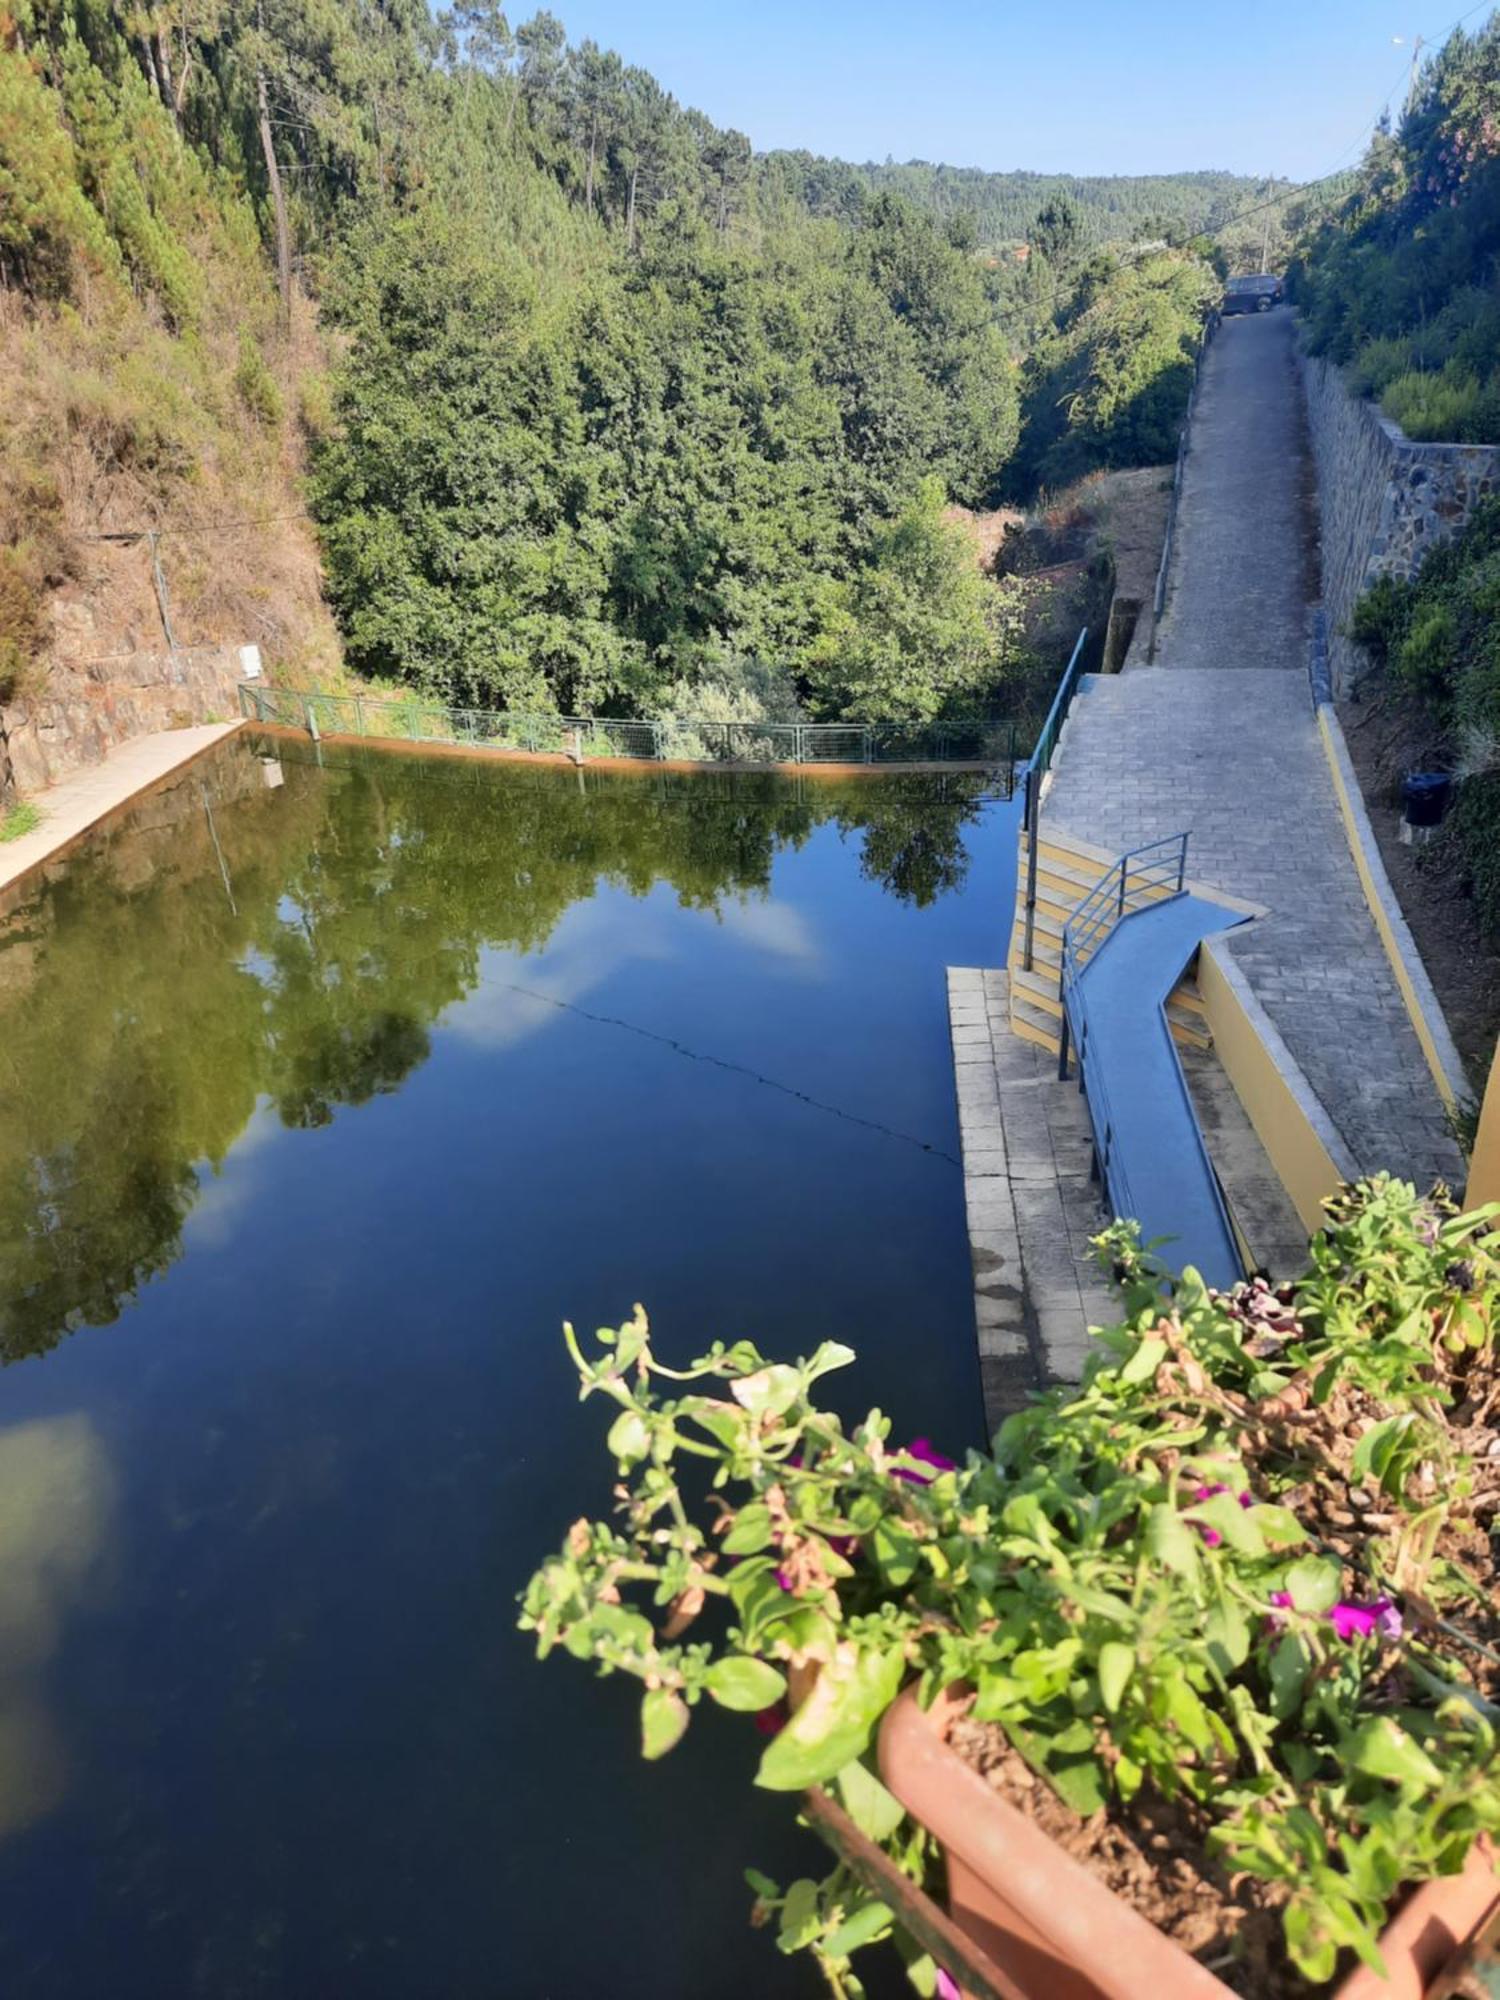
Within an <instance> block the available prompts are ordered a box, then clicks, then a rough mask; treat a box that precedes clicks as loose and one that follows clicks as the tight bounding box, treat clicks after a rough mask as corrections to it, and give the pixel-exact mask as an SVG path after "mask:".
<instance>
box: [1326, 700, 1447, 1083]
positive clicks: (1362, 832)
mask: <svg viewBox="0 0 1500 2000" xmlns="http://www.w3.org/2000/svg"><path fill="white" fill-rule="evenodd" d="M1336 729H1338V719H1337V717H1336V716H1335V715H1334V713H1333V711H1332V709H1331V708H1329V707H1328V706H1327V704H1326V703H1323V704H1320V705H1319V708H1318V734H1319V735H1320V736H1321V738H1322V740H1323V754H1324V756H1325V757H1326V758H1327V760H1328V770H1329V775H1330V776H1331V777H1332V779H1333V791H1334V797H1335V798H1336V799H1337V800H1338V806H1339V817H1340V818H1341V819H1342V820H1343V822H1344V837H1345V838H1346V839H1347V841H1348V843H1349V852H1350V854H1352V855H1353V857H1354V867H1355V872H1356V873H1357V874H1358V876H1359V883H1360V887H1361V888H1362V889H1363V890H1364V892H1365V901H1366V903H1368V905H1369V907H1370V915H1371V916H1372V917H1373V918H1374V919H1375V928H1376V930H1377V931H1378V932H1379V933H1380V942H1381V944H1382V945H1383V946H1384V947H1385V955H1386V957H1387V958H1388V959H1389V960H1390V964H1391V971H1392V972H1393V973H1394V974H1395V975H1396V984H1397V986H1398V987H1399V988H1400V989H1401V998H1402V1000H1403V1001H1404V1003H1405V1005H1406V1011H1407V1013H1408V1015H1409V1016H1410V1017H1411V1024H1412V1027H1413V1028H1414V1029H1415V1030H1416V1036H1417V1040H1418V1041H1419V1042H1420V1043H1421V1045H1422V1054H1423V1057H1424V1058H1425V1059H1426V1063H1427V1067H1428V1069H1430V1070H1431V1072H1432V1080H1433V1082H1434V1083H1435V1084H1436V1085H1437V1090H1438V1095H1439V1096H1440V1097H1441V1098H1442V1100H1443V1102H1444V1104H1446V1105H1447V1107H1448V1109H1449V1110H1450V1111H1453V1110H1456V1109H1457V1107H1458V1102H1459V1090H1460V1086H1461V1083H1462V1074H1463V1073H1462V1070H1461V1069H1460V1071H1459V1076H1458V1078H1457V1079H1455V1078H1454V1076H1453V1075H1452V1074H1451V1066H1452V1064H1453V1063H1455V1062H1456V1060H1457V1058H1456V1053H1455V1054H1453V1055H1451V1056H1450V1057H1449V1058H1448V1060H1445V1059H1444V1051H1443V1049H1442V1048H1441V1047H1440V1043H1442V1044H1446V1045H1447V1049H1448V1050H1450V1051H1451V1050H1452V1046H1453V1043H1452V1037H1451V1036H1450V1035H1449V1033H1448V1025H1447V1023H1446V1022H1445V1021H1444V1020H1443V1017H1442V1009H1441V1008H1440V1007H1439V1005H1438V1000H1437V995H1436V994H1435V993H1433V992H1432V990H1431V983H1430V981H1428V979H1427V977H1426V973H1425V971H1424V972H1423V975H1422V980H1423V984H1424V985H1426V986H1427V988H1428V990H1427V993H1426V994H1425V995H1423V994H1421V993H1419V992H1418V990H1417V985H1416V982H1415V981H1414V980H1413V978H1412V974H1411V967H1410V965H1409V964H1408V962H1407V951H1406V949H1405V948H1404V947H1403V945H1402V942H1401V940H1400V939H1399V938H1398V936H1397V934H1396V928H1395V925H1394V924H1393V923H1392V921H1391V912H1390V910H1389V908H1388V907H1387V899H1388V898H1389V899H1391V900H1394V891H1393V890H1392V889H1391V887H1390V882H1389V878H1388V877H1386V874H1385V866H1384V864H1383V863H1382V862H1381V860H1380V851H1379V849H1378V848H1376V847H1375V844H1374V835H1373V833H1370V831H1369V821H1368V819H1365V816H1364V812H1363V801H1361V805H1360V810H1359V811H1358V812H1356V809H1355V804H1354V799H1353V797H1352V796H1351V792H1350V770H1349V769H1346V766H1348V758H1349V752H1348V750H1347V748H1346V747H1345V745H1344V743H1343V740H1342V738H1343V732H1342V730H1339V732H1338V735H1337V737H1336V736H1335V734H1334V731H1335V730H1336ZM1350 769H1352V767H1350ZM1361 820H1363V821H1364V824H1363V826H1361ZM1376 868H1379V870H1380V875H1381V878H1382V879H1383V880H1384V881H1385V889H1386V893H1385V894H1384V895H1382V894H1381V890H1380V885H1379V883H1378V882H1377V880H1376V876H1375V870H1376ZM1401 927H1402V929H1403V930H1405V929H1406V925H1405V921H1404V919H1403V920H1402V926H1401ZM1407 943H1408V944H1409V946H1410V950H1411V952H1412V954H1413V956H1415V955H1416V945H1415V943H1414V942H1413V941H1412V940H1411V934H1410V932H1407ZM1417 962H1418V964H1419V965H1420V963H1421V960H1420V958H1418V960H1417ZM1434 1013H1435V1014H1436V1016H1437V1019H1436V1023H1434V1021H1433V1019H1432V1015H1433V1014H1434Z"/></svg>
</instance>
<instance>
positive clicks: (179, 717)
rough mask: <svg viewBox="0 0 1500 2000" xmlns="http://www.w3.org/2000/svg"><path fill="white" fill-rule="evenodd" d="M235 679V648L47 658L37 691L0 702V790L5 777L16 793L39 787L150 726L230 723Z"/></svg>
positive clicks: (236, 706)
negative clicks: (1, 704)
mask: <svg viewBox="0 0 1500 2000" xmlns="http://www.w3.org/2000/svg"><path fill="white" fill-rule="evenodd" d="M240 677H241V676H240V658H239V649H238V647H236V646H186V647H180V648H179V649H178V650H177V652H175V653H171V652H168V651H167V650H166V649H165V648H163V649H162V650H160V651H157V652H131V653H117V654H114V655H112V656H110V657H108V658H105V659H97V660H69V661H67V662H64V661H62V660H54V662H53V663H52V666H51V668H50V670H49V672H48V676H47V682H46V686H45V687H44V688H43V690H42V692H41V693H40V694H39V695H36V696H34V697H32V698H30V699H29V700H26V701H22V702H17V703H15V704H14V705H13V706H12V707H9V708H0V789H3V787H4V784H5V782H6V780H7V776H8V778H9V782H10V783H11V784H12V785H13V787H14V789H15V791H16V792H18V793H20V794H21V795H22V796H25V795H26V794H28V793H32V792H39V791H41V790H42V788H43V787H44V786H46V785H53V784H56V783H57V781H58V779H59V778H64V777H66V776H67V775H68V773H69V772H70V771H76V770H78V769H80V768H81V767H82V766H84V765H86V764H97V763H98V762H99V760H100V759H101V758H102V757H104V756H105V755H106V754H107V753H108V752H109V751H110V750H112V749H114V747H115V746H116V745H117V744H119V743H124V742H126V741H128V739H129V738H131V737H133V736H141V735H144V734H146V733H147V732H148V731H151V730H156V729H170V728H176V727H180V726H181V725H182V724H184V723H192V722H228V721H231V720H232V719H233V718H234V717H235V716H236V715H237V714H238V713H239V701H238V697H237V695H236V693H235V689H236V687H237V685H238V683H239V680H240ZM7 758H8V760H9V766H10V769H9V773H8V774H7V773H6V771H5V764H6V761H7Z"/></svg>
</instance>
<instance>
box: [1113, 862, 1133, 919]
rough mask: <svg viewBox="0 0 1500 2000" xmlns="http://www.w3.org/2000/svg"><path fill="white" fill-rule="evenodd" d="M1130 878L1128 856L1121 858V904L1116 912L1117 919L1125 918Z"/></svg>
mask: <svg viewBox="0 0 1500 2000" xmlns="http://www.w3.org/2000/svg"><path fill="white" fill-rule="evenodd" d="M1129 877H1130V856H1129V855H1128V854H1126V855H1122V856H1121V857H1120V904H1119V909H1118V911H1117V912H1116V915H1117V917H1123V916H1124V914H1125V884H1126V882H1127V881H1128V880H1129Z"/></svg>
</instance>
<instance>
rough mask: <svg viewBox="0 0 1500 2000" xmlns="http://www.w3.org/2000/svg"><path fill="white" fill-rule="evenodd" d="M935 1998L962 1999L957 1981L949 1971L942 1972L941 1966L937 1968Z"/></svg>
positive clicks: (938, 1999) (945, 1999) (943, 1999)
mask: <svg viewBox="0 0 1500 2000" xmlns="http://www.w3.org/2000/svg"><path fill="white" fill-rule="evenodd" d="M937 2000H963V1995H962V1993H960V1992H959V1990H958V1981H957V1980H956V1979H955V1978H954V1977H953V1974H952V1973H951V1972H944V1970H943V1968H942V1967H941V1966H939V1967H938V1969H937Z"/></svg>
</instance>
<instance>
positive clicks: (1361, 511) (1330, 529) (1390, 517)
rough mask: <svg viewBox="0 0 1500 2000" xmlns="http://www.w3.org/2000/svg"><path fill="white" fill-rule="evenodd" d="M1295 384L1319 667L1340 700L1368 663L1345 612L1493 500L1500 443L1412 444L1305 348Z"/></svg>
mask: <svg viewBox="0 0 1500 2000" xmlns="http://www.w3.org/2000/svg"><path fill="white" fill-rule="evenodd" d="M1302 379H1303V383H1304V386H1305V388H1306V392H1307V418H1308V428H1309V430H1310V432H1311V435H1312V446H1313V456H1314V458H1315V460H1316V462H1317V469H1318V507H1319V517H1320V521H1321V526H1322V562H1323V605H1324V608H1325V610H1326V612H1327V618H1328V657H1329V665H1330V667H1331V669H1332V676H1333V687H1334V692H1335V693H1336V694H1338V695H1346V694H1348V693H1349V692H1350V691H1351V689H1352V688H1353V687H1354V685H1355V684H1356V682H1357V681H1358V680H1359V678H1360V676H1361V674H1362V673H1364V672H1365V671H1366V669H1367V667H1368V665H1369V661H1368V658H1367V656H1366V655H1365V653H1364V651H1363V649H1362V648H1361V647H1359V646H1356V645H1355V643H1354V642H1353V640H1352V639H1350V638H1349V637H1348V633H1347V627H1348V624H1349V619H1350V616H1351V615H1352V613H1353V610H1354V606H1355V604H1356V603H1357V602H1358V600H1359V598H1360V596H1361V595H1362V593H1363V592H1364V591H1365V590H1367V589H1368V588H1369V586H1370V585H1371V584H1372V583H1373V582H1374V581H1375V580H1376V578H1377V577H1381V576H1397V577H1410V576H1414V575H1415V574H1416V572H1417V571H1418V570H1419V569H1420V568H1421V566H1422V562H1423V559H1424V558H1425V557H1426V555H1427V552H1428V550H1429V549H1432V548H1435V547H1436V546H1437V545H1438V544H1439V543H1440V542H1446V541H1448V540H1449V539H1450V538H1451V537H1452V536H1453V535H1455V534H1457V533H1458V531H1459V529H1460V528H1462V527H1463V525H1464V524H1465V522H1466V521H1467V520H1468V519H1469V517H1470V515H1471V514H1472V513H1473V512H1474V509H1475V508H1476V507H1477V506H1478V505H1479V503H1480V501H1481V500H1483V499H1485V498H1486V497H1487V496H1488V495H1489V494H1492V493H1500V445H1487V444H1420V443H1418V442H1417V441H1416V440H1415V439H1413V438H1409V437H1408V436H1407V435H1406V433H1405V431H1403V430H1402V429H1401V427H1400V425H1399V424H1394V423H1392V422H1391V420H1390V418H1389V417H1387V416H1383V415H1382V414H1381V412H1380V410H1379V408H1378V407H1377V406H1376V405H1375V404H1374V403H1373V402H1370V401H1368V400H1366V399H1365V398H1363V397H1359V396H1355V395H1353V394H1352V393H1351V392H1350V390H1349V389H1348V388H1347V386H1346V385H1345V382H1344V379H1343V376H1342V375H1341V374H1340V372H1339V370H1338V369H1337V368H1335V367H1334V366H1333V364H1332V363H1331V362H1328V361H1323V360H1320V359H1319V358H1318V357H1317V356H1315V355H1311V354H1308V353H1306V352H1305V350H1304V351H1303V353H1302Z"/></svg>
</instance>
